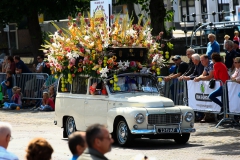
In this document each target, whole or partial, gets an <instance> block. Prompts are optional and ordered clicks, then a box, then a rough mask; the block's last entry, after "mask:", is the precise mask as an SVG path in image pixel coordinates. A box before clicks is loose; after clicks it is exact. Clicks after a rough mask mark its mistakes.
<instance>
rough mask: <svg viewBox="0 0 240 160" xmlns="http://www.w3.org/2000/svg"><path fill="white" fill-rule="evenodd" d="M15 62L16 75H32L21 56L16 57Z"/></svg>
mask: <svg viewBox="0 0 240 160" xmlns="http://www.w3.org/2000/svg"><path fill="white" fill-rule="evenodd" d="M13 59H14V62H15V64H16V71H15V73H16V74H21V73H31V71H30V70H29V68H28V67H27V66H26V64H25V63H24V62H23V61H22V60H21V59H20V57H19V56H14V58H13Z"/></svg>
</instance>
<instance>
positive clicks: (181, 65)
mask: <svg viewBox="0 0 240 160" xmlns="http://www.w3.org/2000/svg"><path fill="white" fill-rule="evenodd" d="M172 61H173V62H174V63H175V65H176V68H175V70H174V72H173V73H172V74H170V75H168V76H166V77H165V78H164V81H165V82H168V81H170V80H172V79H176V81H174V82H175V83H176V82H177V80H178V79H177V78H178V77H180V76H181V75H182V74H183V73H185V72H186V71H187V69H188V64H187V63H186V62H183V61H182V60H181V57H180V56H179V55H175V56H174V57H173V58H172ZM170 90H171V95H172V98H173V99H174V83H172V84H171V86H170Z"/></svg>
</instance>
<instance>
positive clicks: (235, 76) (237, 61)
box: [231, 57, 240, 83]
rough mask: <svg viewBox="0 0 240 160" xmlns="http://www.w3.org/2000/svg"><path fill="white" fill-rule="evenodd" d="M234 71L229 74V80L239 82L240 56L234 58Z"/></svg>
mask: <svg viewBox="0 0 240 160" xmlns="http://www.w3.org/2000/svg"><path fill="white" fill-rule="evenodd" d="M234 66H235V72H234V73H233V75H232V76H231V80H232V81H235V82H237V83H240V57H236V58H235V59H234Z"/></svg>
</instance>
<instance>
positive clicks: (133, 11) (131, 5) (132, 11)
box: [127, 3, 138, 24]
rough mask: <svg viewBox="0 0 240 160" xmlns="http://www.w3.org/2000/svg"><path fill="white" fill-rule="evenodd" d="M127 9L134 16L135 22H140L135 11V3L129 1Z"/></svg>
mask: <svg viewBox="0 0 240 160" xmlns="http://www.w3.org/2000/svg"><path fill="white" fill-rule="evenodd" d="M127 9H128V14H129V16H130V17H133V18H134V19H133V24H137V23H138V16H137V15H136V13H135V10H134V3H128V4H127Z"/></svg>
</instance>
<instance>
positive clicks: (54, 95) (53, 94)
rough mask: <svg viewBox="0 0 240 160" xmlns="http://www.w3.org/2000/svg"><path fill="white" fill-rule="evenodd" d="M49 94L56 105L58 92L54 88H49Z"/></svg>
mask: <svg viewBox="0 0 240 160" xmlns="http://www.w3.org/2000/svg"><path fill="white" fill-rule="evenodd" d="M48 94H49V98H50V99H52V101H53V102H54V104H55V99H56V91H55V90H54V86H51V87H49V90H48Z"/></svg>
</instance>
